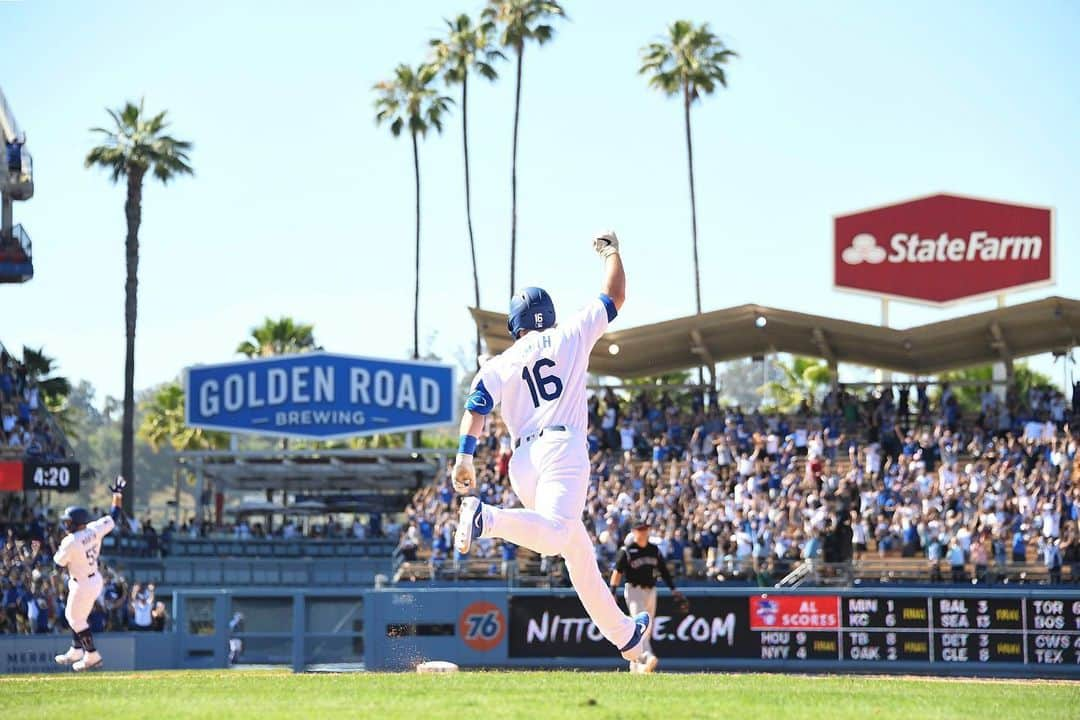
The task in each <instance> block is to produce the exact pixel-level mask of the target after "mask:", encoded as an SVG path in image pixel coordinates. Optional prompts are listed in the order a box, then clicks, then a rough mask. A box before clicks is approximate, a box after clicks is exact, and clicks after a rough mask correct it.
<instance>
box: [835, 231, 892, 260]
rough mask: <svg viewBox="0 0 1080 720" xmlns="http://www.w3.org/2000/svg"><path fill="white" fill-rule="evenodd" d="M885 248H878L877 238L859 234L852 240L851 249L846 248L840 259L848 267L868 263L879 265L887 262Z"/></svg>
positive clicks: (867, 234) (868, 234)
mask: <svg viewBox="0 0 1080 720" xmlns="http://www.w3.org/2000/svg"><path fill="white" fill-rule="evenodd" d="M887 254H888V253H886V252H885V248H882V247H878V244H877V238H876V237H874V236H873V235H871V234H870V233H859V234H858V235H856V236H855V237H853V238H852V239H851V247H849V248H845V249H844V252H843V253H841V255H840V257H841V258H843V260H844V262H846V263H847V264H848V265H858V264H859V263H864V262H868V263H870V264H871V265H877V264H878V263H880V262H884V261H885V256H886V255H887Z"/></svg>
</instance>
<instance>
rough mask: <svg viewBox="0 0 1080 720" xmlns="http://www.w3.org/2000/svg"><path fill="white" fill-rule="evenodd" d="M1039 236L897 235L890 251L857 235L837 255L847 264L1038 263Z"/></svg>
mask: <svg viewBox="0 0 1080 720" xmlns="http://www.w3.org/2000/svg"><path fill="white" fill-rule="evenodd" d="M1043 245H1044V243H1043V238H1042V236H1041V235H1004V236H1002V237H995V236H994V235H991V234H990V233H989V232H987V231H986V230H974V231H972V232H971V234H970V235H968V236H967V237H949V233H947V232H943V233H941V234H940V235H938V236H937V237H933V238H924V237H920V236H919V235H918V233H914V234H910V235H909V234H908V233H896V234H895V235H893V236H892V238H890V240H889V249H888V250H886V249H885V248H883V247H881V246H880V245H878V244H877V238H876V237H874V236H873V235H871V234H870V233H859V234H858V235H856V236H855V237H853V238H852V239H851V245H850V246H849V247H846V248H844V251H843V252H842V253H840V259H841V260H843V261H844V262H845V263H846V264H848V265H861V264H862V263H868V264H870V265H877V264H879V263H883V262H886V261H888V262H890V263H940V262H952V263H960V262H972V261H976V260H977V261H981V262H1001V261H1006V260H1038V259H1039V258H1041V257H1042V254H1043Z"/></svg>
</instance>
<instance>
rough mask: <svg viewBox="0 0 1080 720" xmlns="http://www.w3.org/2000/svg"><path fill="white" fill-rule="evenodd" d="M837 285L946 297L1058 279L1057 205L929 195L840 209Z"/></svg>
mask: <svg viewBox="0 0 1080 720" xmlns="http://www.w3.org/2000/svg"><path fill="white" fill-rule="evenodd" d="M834 230H835V232H834V243H835V247H834V251H833V268H834V278H835V284H836V287H837V288H840V289H844V290H855V291H859V292H867V293H872V294H875V295H884V296H889V297H897V298H903V299H907V300H918V301H922V302H928V303H934V304H945V303H951V302H956V301H957V300H964V299H970V298H975V297H978V296H982V295H993V294H998V293H1001V292H1004V291H1006V290H1016V289H1019V288H1024V287H1032V286H1036V285H1048V284H1050V283H1052V282H1053V278H1054V263H1053V261H1054V257H1053V255H1054V242H1053V211H1052V210H1050V208H1041V207H1032V206H1029V205H1013V204H1009V203H1002V202H994V201H990V200H978V199H975V198H966V197H959V196H956V195H931V196H929V197H924V198H917V199H915V200H910V201H907V202H902V203H897V204H896V205H887V206H885V207H880V208H875V209H873V210H866V211H863V212H858V213H852V214H850V215H838V216H837V217H836V218H835V221H834Z"/></svg>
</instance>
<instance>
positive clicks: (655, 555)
mask: <svg viewBox="0 0 1080 720" xmlns="http://www.w3.org/2000/svg"><path fill="white" fill-rule="evenodd" d="M615 569H616V570H618V571H619V572H620V573H622V575H623V577H625V578H626V582H628V583H630V584H631V585H637V586H639V587H647V588H651V587H656V574H657V573H660V576H661V577H662V578H663V579H664V583H665V584H667V586H668V587H669V588H671V589H672V590H674V589H675V583H674V581H673V580H672V579H671V573H670V572H668V566H667V563H666V562H664V556H663V554H661V552H660V548H658V547H656V545H654V544H652V543H646V544H645V547H641V546H640V545H638V544H637V543H630V544H629V545H626V546H624V547H621V548H619V553H618V555H616V556H615Z"/></svg>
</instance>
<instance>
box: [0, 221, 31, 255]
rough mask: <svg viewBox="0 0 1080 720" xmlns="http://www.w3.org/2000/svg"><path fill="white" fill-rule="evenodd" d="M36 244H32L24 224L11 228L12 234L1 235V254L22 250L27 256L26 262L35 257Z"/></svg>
mask: <svg viewBox="0 0 1080 720" xmlns="http://www.w3.org/2000/svg"><path fill="white" fill-rule="evenodd" d="M33 247H34V244H33V243H32V242H30V235H28V234H27V232H26V228H24V227H23V226H22V223H20V224H18V225H15V226H14V227H12V228H11V232H10V233H6V234H0V253H5V254H7V253H10V252H12V251H13V250H22V252H23V253H24V254H25V255H26V261H29V260H30V259H31V258H33V256H34V252H33Z"/></svg>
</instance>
